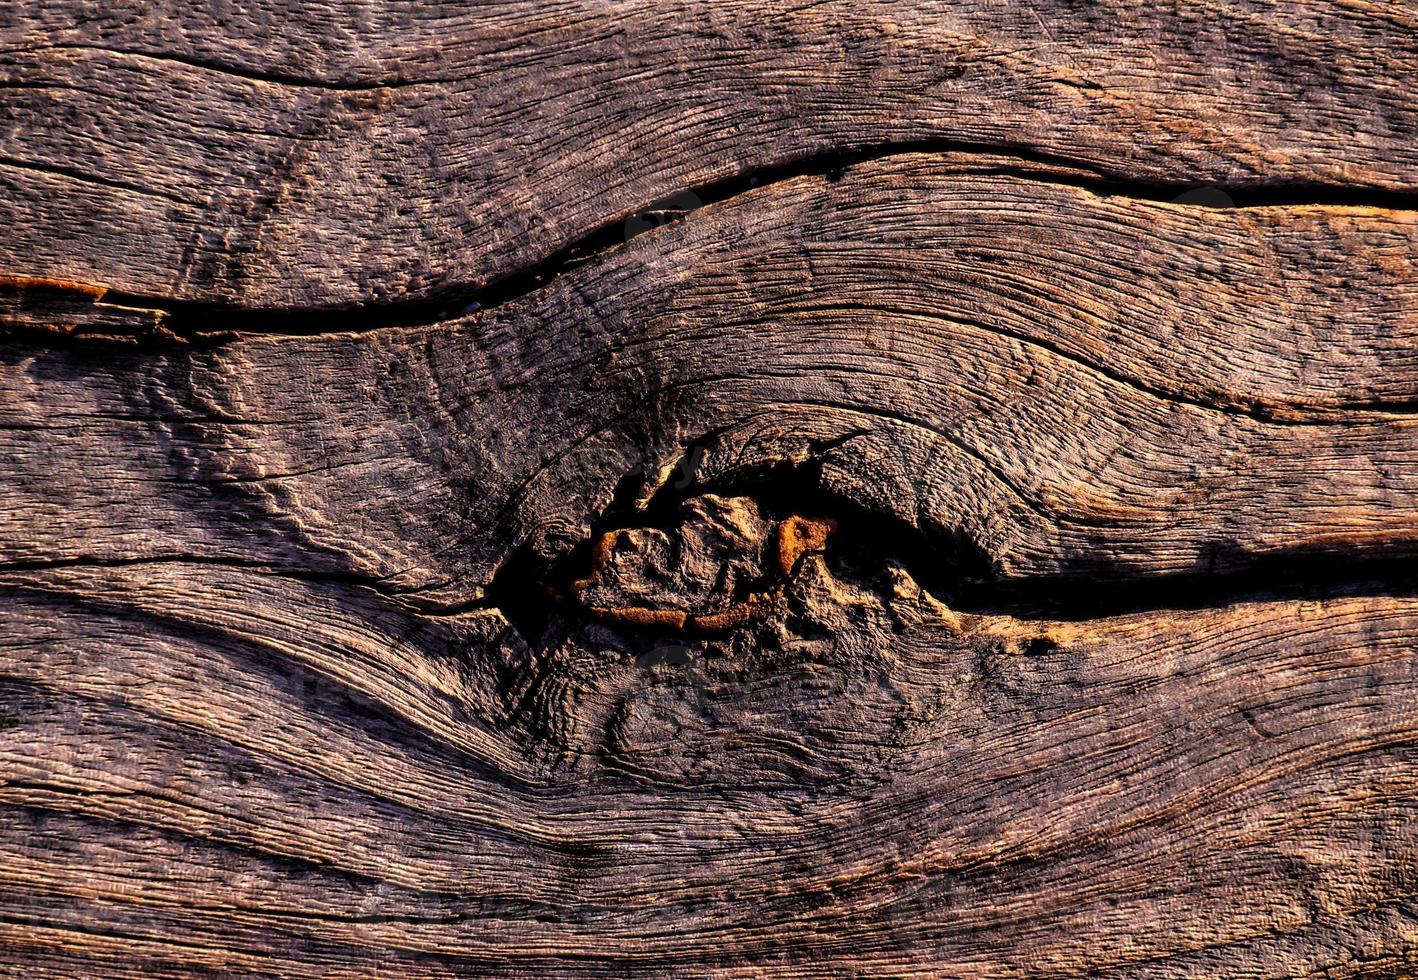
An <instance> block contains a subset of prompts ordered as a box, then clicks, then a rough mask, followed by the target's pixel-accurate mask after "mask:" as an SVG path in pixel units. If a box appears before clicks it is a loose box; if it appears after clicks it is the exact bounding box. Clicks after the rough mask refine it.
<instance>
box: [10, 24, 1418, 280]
mask: <svg viewBox="0 0 1418 980" xmlns="http://www.w3.org/2000/svg"><path fill="white" fill-rule="evenodd" d="M80 7H82V8H83V10H82V11H81V10H80V9H78V8H80ZM1414 28H1415V19H1414V12H1413V9H1412V6H1411V5H1410V4H1408V3H1405V2H1403V0H1378V2H1375V3H1367V4H1349V3H1341V2H1333V0H1318V2H1317V0H1267V2H1246V3H1239V4H1233V5H1223V4H1215V3H1197V2H1186V3H1179V4H1174V5H1150V4H1139V3H1135V2H1131V0H1120V2H1109V3H1103V4H1094V5H1081V4H1077V3H1072V2H1067V0H1017V2H1011V3H1009V4H1006V5H999V6H992V5H987V4H977V3H971V4H963V5H962V4H954V3H950V4H947V3H926V2H920V3H915V2H913V3H903V2H899V0H874V2H870V3H858V2H833V3H819V2H812V3H792V2H788V3H783V2H774V3H769V4H766V5H765V4H754V5H752V6H749V7H741V6H738V5H734V4H728V5H724V4H717V3H715V4H711V3H704V2H698V0H691V2H683V0H681V2H674V3H659V2H655V3H651V2H646V0H631V2H620V0H617V2H613V3H602V2H573V3H565V2H562V3H556V4H551V5H540V4H539V5H531V4H526V3H521V2H513V3H494V4H485V3H454V4H440V5H438V7H437V8H436V9H428V10H424V9H422V8H420V7H418V6H406V5H399V4H390V3H383V2H371V0H356V2H350V3H338V4H336V3H317V4H311V5H305V4H302V5H299V6H296V5H291V4H287V3H280V2H272V3H258V4H243V5H241V6H240V9H238V8H235V7H233V8H230V9H222V10H221V12H220V13H218V12H217V8H210V7H209V5H206V4H201V5H198V4H184V3H178V2H172V3H169V2H163V3H157V4H143V5H139V6H130V5H123V4H103V5H99V4H84V3H79V0H58V2H56V0H45V2H41V3H35V4H26V5H24V6H23V7H16V8H13V9H12V10H11V11H10V12H9V13H8V15H7V16H6V19H5V21H4V22H0V99H3V102H0V121H3V122H0V139H2V140H3V144H4V147H5V149H4V152H3V153H0V187H2V188H3V189H4V191H3V195H0V200H3V201H4V202H5V210H4V211H3V212H0V221H3V223H4V225H5V226H6V227H7V228H9V229H10V233H9V234H8V235H7V236H6V241H5V243H4V252H3V253H0V261H3V263H4V264H5V265H6V266H7V267H11V268H12V269H13V271H15V272H25V273H29V274H38V275H48V276H59V277H63V278H70V279H78V280H81V281H85V282H93V283H96V284H99V285H104V286H108V287H110V288H112V289H115V290H120V291H124V292H129V293H139V294H145V295H153V296H157V297H162V298H180V299H191V300H201V301H212V302H220V303H225V304H235V305H239V306H245V307H257V308H259V307H265V306H277V307H302V306H309V305H335V306H338V305H343V304H352V303H364V302H376V303H383V302H389V301H392V300H398V299H400V298H403V297H408V296H415V297H419V296H428V295H431V294H438V293H441V292H444V291H447V290H450V289H455V288H457V287H465V286H472V287H478V286H481V285H484V284H486V283H488V282H490V281H493V280H497V279H499V278H502V277H504V276H507V275H509V274H512V273H514V272H516V271H518V270H520V269H523V268H524V267H525V266H526V265H528V264H529V263H532V262H535V261H537V260H539V259H541V258H545V257H546V256H549V255H551V254H552V253H554V252H556V251H557V250H558V249H559V248H561V247H563V246H565V245H567V244H568V243H571V242H575V241H577V240H578V239H579V238H581V237H582V236H583V235H585V234H587V233H588V232H590V231H592V230H593V229H595V228H598V227H600V226H602V225H604V224H606V223H618V222H620V221H621V220H623V219H625V218H626V217H627V216H628V215H630V214H631V213H633V212H635V211H638V210H640V209H642V208H645V207H647V206H649V205H651V204H653V203H654V202H657V201H660V200H662V199H664V198H667V197H670V196H671V195H673V194H674V193H676V192H678V191H682V190H683V189H684V188H696V187H701V186H704V185H711V184H714V183H715V182H717V181H720V180H723V179H726V178H731V177H735V176H738V175H740V174H744V173H748V172H752V171H755V170H758V169H760V168H771V167H775V166H781V165H784V164H791V163H793V162H794V161H801V160H804V159H810V158H813V157H815V156H820V155H823V154H830V153H834V152H837V151H841V150H844V149H853V148H863V147H874V146H881V145H883V144H887V145H890V144H897V145H900V144H909V143H914V142H927V143H931V142H936V143H957V144H966V145H970V146H975V147H982V148H986V149H988V148H1013V149H1016V150H1020V151H1026V150H1027V151H1032V152H1036V153H1042V154H1048V155H1052V156H1055V157H1060V158H1063V159H1066V160H1070V161H1073V162H1075V163H1077V164H1080V165H1083V166H1087V167H1091V168H1094V169H1095V170H1097V171H1098V172H1100V173H1103V174H1106V175H1109V176H1112V177H1116V178H1124V179H1140V180H1147V181H1159V182H1163V183H1167V184H1173V185H1179V186H1181V187H1185V186H1190V185H1196V184H1204V183H1223V184H1236V185H1250V186H1254V185H1262V186H1263V185H1298V186H1300V187H1301V188H1314V187H1318V188H1321V189H1322V188H1325V187H1348V188H1375V189H1389V190H1394V191H1400V192H1404V193H1407V194H1411V193H1412V191H1413V187H1414V184H1413V167H1412V155H1411V153H1412V144H1413V136H1414V133H1415V132H1418V116H1416V115H1415V110H1414V104H1413V97H1412V92H1413V90H1414V87H1415V82H1418V40H1415V39H1416V38H1418V30H1415V29H1414ZM39 215H43V219H44V220H42V221H36V220H35V219H36V217H38V216H39ZM336 257H338V258H337V260H336Z"/></svg>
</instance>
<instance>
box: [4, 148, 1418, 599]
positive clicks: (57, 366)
mask: <svg viewBox="0 0 1418 980" xmlns="http://www.w3.org/2000/svg"><path fill="white" fill-rule="evenodd" d="M1416 230H1418V222H1416V221H1415V217H1414V214H1413V213H1411V212H1403V211H1394V210H1382V209H1369V208H1351V207H1337V208H1314V207H1297V208H1272V207H1263V208H1234V209H1215V208H1205V207H1194V206H1189V205H1177V204H1157V203H1152V202H1148V201H1139V200H1137V199H1132V198H1125V197H1116V196H1111V197H1105V196H1099V195H1097V194H1095V193H1093V192H1092V191H1089V190H1087V189H1084V188H1079V187H1074V186H1072V185H1070V184H1066V183H1051V182H1050V181H1049V180H1047V179H1041V178H1019V177H1014V176H1003V175H992V174H984V175H974V174H970V173H966V172H961V170H960V166H959V165H958V163H957V164H952V163H951V162H949V161H946V162H942V161H939V160H937V159H935V158H933V157H930V156H920V155H908V156H906V157H902V158H895V159H892V160H889V161H884V162H881V163H874V164H864V165H862V166H861V167H858V168H853V169H851V170H849V171H847V172H846V174H844V175H843V176H842V177H841V178H840V179H839V180H837V181H832V180H829V179H827V178H801V179H797V180H793V181H787V182H784V183H782V184H778V185H775V186H774V187H771V188H765V189H763V190H762V191H758V192H753V193H750V194H746V195H743V196H740V197H737V198H734V199H733V200H731V201H726V202H723V203H722V204H720V205H714V206H709V207H705V208H703V209H701V210H699V211H696V212H694V213H693V214H692V215H691V217H690V218H687V219H685V220H684V221H681V222H678V223H675V224H673V225H669V226H666V227H664V228H662V229H660V230H658V231H656V232H653V233H651V234H647V235H642V236H640V237H637V238H635V239H634V240H632V241H631V242H629V243H626V244H625V245H624V246H622V247H620V248H617V249H614V250H612V251H611V252H608V253H606V254H605V256H604V257H603V258H602V259H601V260H598V261H596V262H593V263H590V264H588V265H585V266H582V267H581V268H579V269H576V270H573V271H571V272H569V273H567V274H566V275H565V276H563V277H561V278H559V279H558V280H557V281H555V282H554V283H552V284H551V285H549V286H547V287H546V288H544V289H542V290H539V291H536V292H534V293H532V294H530V295H528V296H527V297H526V298H525V300H522V301H518V302H512V303H508V304H505V305H503V306H500V307H497V308H494V309H489V310H486V311H482V312H480V313H477V314H475V315H472V316H470V317H467V318H465V319H462V320H459V321H456V322H453V323H449V324H438V325H434V326H430V327H420V328H410V329H401V330H377V331H374V332H371V333H359V334H334V335H330V336H321V337H315V338H292V337H270V338H266V337H252V338H249V339H247V340H243V341H241V342H236V343H228V344H225V345H221V346H217V347H214V348H213V347H201V346H192V347H174V348H172V349H171V350H169V351H166V352H157V353H154V354H147V353H141V352H139V353H135V354H133V355H131V356H126V357H123V358H121V359H115V355H114V354H113V353H112V352H111V351H108V350H101V351H99V352H97V353H92V354H90V353H86V352H84V351H83V350H75V351H72V352H64V351H52V352H48V353H36V352H34V351H33V350H30V349H27V348H22V349H21V351H22V352H21V353H20V354H19V355H17V356H18V357H19V358H20V360H19V361H12V363H14V364H15V365H16V366H17V367H20V366H22V367H23V368H24V370H16V371H10V372H7V374H6V375H5V379H6V386H7V393H6V397H7V404H8V405H9V406H11V409H10V411H9V412H8V413H7V416H6V418H5V419H4V421H5V422H6V423H7V424H9V425H11V426H16V427H17V428H15V429H14V430H12V431H11V432H9V433H7V434H6V442H7V444H8V450H7V456H8V459H9V465H10V467H11V472H13V473H15V474H17V476H18V477H19V479H17V480H14V481H11V482H10V483H9V484H8V485H7V486H5V487H4V488H0V493H3V494H4V496H5V504H6V507H5V513H7V514H9V515H11V516H10V518H9V519H8V520H4V519H0V536H3V540H4V541H5V544H6V548H7V550H9V551H10V553H11V554H12V555H13V556H14V557H15V558H18V559H21V560H25V561H31V562H35V561H55V560H73V559H76V558H80V557H83V556H90V557H95V558H99V559H102V560H108V561H113V560H132V559H138V558H146V559H151V558H160V557H164V556H169V557H170V556H179V557H181V556H198V557H208V558H212V557H221V558H224V559H226V560H231V561H244V562H255V563H264V564H275V565H278V566H281V567H285V568H293V567H299V568H302V569H304V570H306V571H308V572H319V573H322V574H327V575H332V574H345V575H355V576H362V577H364V578H367V579H372V578H377V579H379V580H380V582H381V583H382V584H383V587H386V588H388V589H391V590H393V591H397V592H400V593H418V594H419V595H420V597H421V598H422V599H424V600H426V601H429V602H435V601H436V602H443V603H455V604H456V603H465V602H469V601H477V600H479V599H481V598H482V597H483V593H484V590H485V588H486V587H487V586H488V585H489V583H490V582H491V579H492V575H493V573H494V571H495V570H496V569H497V568H499V567H501V566H502V565H503V564H504V563H505V562H506V560H507V558H508V556H509V555H510V554H511V553H512V551H513V550H514V549H515V548H516V547H518V546H521V545H523V544H526V543H530V545H531V547H533V548H534V549H535V550H536V551H537V552H538V553H539V554H540V555H542V556H543V557H545V558H551V557H554V556H555V555H557V554H559V553H561V552H564V551H565V550H566V549H567V548H568V547H570V545H571V544H572V543H574V542H576V541H579V540H583V539H585V538H586V536H587V534H588V527H589V524H590V522H591V521H592V520H593V519H594V518H595V517H596V516H597V515H599V514H600V513H601V512H602V511H603V510H604V509H605V508H606V506H607V505H608V503H609V501H610V498H611V493H612V491H613V489H614V488H615V487H616V485H617V483H618V482H619V481H621V480H622V479H623V478H624V477H625V476H626V474H627V473H630V472H632V471H634V470H635V469H636V468H637V467H640V468H642V470H643V472H642V476H643V477H645V478H646V480H645V482H646V483H647V484H648V486H647V487H646V488H645V490H646V492H647V493H648V492H649V491H651V490H653V489H654V487H655V486H656V484H657V483H658V482H660V481H668V480H673V481H674V482H681V481H682V479H683V477H684V474H686V473H688V474H691V475H692V478H693V479H694V480H697V481H699V482H700V483H704V484H707V485H715V484H718V485H727V484H730V483H733V482H735V481H740V482H741V481H744V480H748V481H753V480H758V479H760V478H761V477H763V475H764V474H768V473H772V472H773V471H774V469H775V468H781V467H782V466H784V465H788V466H791V467H793V468H794V469H795V470H796V471H797V472H798V473H800V474H808V473H809V471H813V470H814V469H815V470H818V471H820V478H818V477H814V479H816V480H817V482H818V483H819V484H820V486H821V489H822V490H824V491H826V492H829V493H832V494H833V495H835V496H837V497H841V498H845V499H846V500H848V501H850V502H853V503H855V504H857V505H859V506H860V507H861V508H862V509H864V510H866V511H868V512H871V513H878V514H884V515H887V516H890V517H893V518H895V519H896V520H898V521H899V522H900V523H901V524H902V525H904V526H906V527H909V528H912V529H914V530H915V531H916V532H918V533H919V534H920V535H921V536H922V539H923V540H925V541H927V542H933V543H941V542H949V541H955V542H958V544H959V549H963V551H964V552H965V553H966V554H967V555H973V556H974V557H975V559H976V565H977V566H978V567H976V568H972V569H970V571H971V572H972V574H978V575H984V576H986V577H989V578H996V579H1001V580H1005V581H1013V580H1031V579H1040V578H1050V577H1056V576H1072V577H1082V578H1085V579H1092V578H1094V577H1097V576H1103V577H1105V578H1113V579H1121V578H1127V577H1131V576H1137V575H1143V574H1146V575H1156V574H1173V575H1180V574H1187V573H1195V572H1206V571H1212V572H1244V571H1247V570H1249V569H1252V568H1254V567H1255V565H1256V563H1257V562H1258V561H1259V560H1263V559H1266V558H1270V559H1278V558H1285V559H1301V558H1304V557H1306V556H1309V557H1314V558H1322V557H1324V556H1330V557H1334V556H1339V557H1343V556H1346V555H1352V554H1354V553H1356V552H1360V553H1361V554H1360V557H1363V556H1364V555H1368V556H1385V555H1386V556H1389V557H1395V558H1398V557H1411V556H1412V555H1413V554H1414V553H1415V542H1418V523H1415V519H1414V515H1415V514H1418V508H1415V503H1418V501H1415V494H1418V483H1415V481H1416V480H1418V465H1415V464H1418V442H1415V438H1418V426H1415V423H1414V417H1413V406H1414V404H1415V400H1414V393H1415V391H1418V357H1415V351H1418V346H1416V345H1415V343H1414V337H1415V333H1418V277H1415V275H1414V259H1415V255H1418V251H1415V233H1418V231H1416ZM530 418H535V419H536V420H537V421H536V424H535V425H526V424H516V420H522V419H530ZM96 440H98V441H99V442H101V444H103V445H104V446H105V447H106V450H105V452H104V453H103V454H102V456H101V457H99V458H95V456H94V453H93V451H92V447H93V446H94V445H95V441H96ZM676 467H679V469H675V468H676ZM40 514H42V515H45V519H44V520H43V521H36V520H35V519H34V518H35V515H40ZM959 549H957V550H959Z"/></svg>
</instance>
